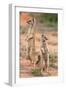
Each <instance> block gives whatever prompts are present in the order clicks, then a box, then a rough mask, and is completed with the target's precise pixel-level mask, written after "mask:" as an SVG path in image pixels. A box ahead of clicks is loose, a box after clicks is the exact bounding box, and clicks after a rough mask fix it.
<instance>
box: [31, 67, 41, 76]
mask: <svg viewBox="0 0 66 90" xmlns="http://www.w3.org/2000/svg"><path fill="white" fill-rule="evenodd" d="M31 73H32V75H34V76H42V73H41V69H40V68H34V69H32V70H31Z"/></svg>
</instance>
